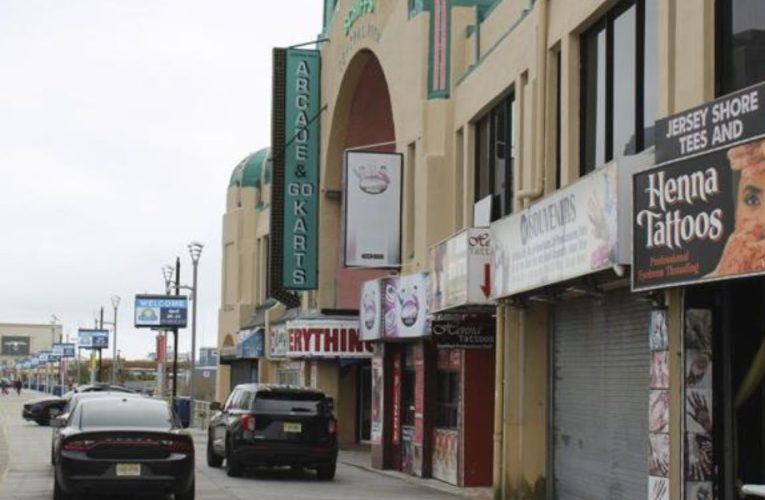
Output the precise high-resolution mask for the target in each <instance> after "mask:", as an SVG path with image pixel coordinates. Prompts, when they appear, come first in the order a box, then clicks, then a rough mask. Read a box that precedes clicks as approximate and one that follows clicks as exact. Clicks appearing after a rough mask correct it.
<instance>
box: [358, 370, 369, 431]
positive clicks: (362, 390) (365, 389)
mask: <svg viewBox="0 0 765 500" xmlns="http://www.w3.org/2000/svg"><path fill="white" fill-rule="evenodd" d="M358 377H359V384H358V387H359V397H358V402H359V403H358V404H359V409H358V415H359V417H358V418H359V425H358V433H359V435H358V436H357V438H358V440H359V442H360V443H369V442H370V441H371V438H372V366H371V364H370V363H369V362H368V361H367V362H365V363H363V364H362V365H361V366H360V367H359V371H358Z"/></svg>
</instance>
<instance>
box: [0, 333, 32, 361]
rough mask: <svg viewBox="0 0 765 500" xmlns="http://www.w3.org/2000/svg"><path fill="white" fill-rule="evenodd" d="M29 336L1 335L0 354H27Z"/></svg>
mask: <svg viewBox="0 0 765 500" xmlns="http://www.w3.org/2000/svg"><path fill="white" fill-rule="evenodd" d="M29 344H30V340H29V337H22V336H18V335H3V336H2V337H0V354H2V355H3V356H28V355H29Z"/></svg>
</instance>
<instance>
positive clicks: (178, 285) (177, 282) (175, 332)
mask: <svg viewBox="0 0 765 500" xmlns="http://www.w3.org/2000/svg"><path fill="white" fill-rule="evenodd" d="M180 294H181V258H180V257H176V258H175V295H180ZM177 396H178V327H177V326H176V327H174V328H173V408H175V398H176V397H177Z"/></svg>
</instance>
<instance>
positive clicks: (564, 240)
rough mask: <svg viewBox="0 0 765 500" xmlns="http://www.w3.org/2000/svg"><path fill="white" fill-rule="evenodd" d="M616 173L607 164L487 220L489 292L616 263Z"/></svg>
mask: <svg viewBox="0 0 765 500" xmlns="http://www.w3.org/2000/svg"><path fill="white" fill-rule="evenodd" d="M618 180H619V175H618V174H617V169H616V165H615V164H612V165H609V166H606V167H603V168H601V169H598V170H595V171H594V172H592V173H590V174H588V175H586V176H584V177H582V178H581V179H580V180H579V181H577V182H575V183H574V184H571V185H569V186H567V187H565V188H563V189H561V190H558V191H556V192H555V193H553V194H551V195H550V196H547V197H546V198H544V199H543V200H541V201H539V202H537V203H534V204H532V205H531V206H530V207H529V208H526V209H525V210H522V211H520V212H517V213H514V214H513V215H510V216H508V217H505V218H504V219H500V220H499V221H497V222H494V223H493V224H492V225H491V240H492V243H493V245H494V247H493V252H494V253H493V266H494V273H493V278H494V279H493V281H492V284H491V289H492V297H494V298H501V297H506V296H509V295H514V294H517V293H520V292H524V291H527V290H532V289H535V288H540V287H543V286H545V285H548V284H550V283H557V282H560V281H564V280H568V279H571V278H576V277H578V276H583V275H585V274H590V273H593V272H596V271H600V270H602V269H607V268H610V267H611V266H613V265H614V264H618V263H620V257H622V258H624V256H620V255H619V253H620V252H619V247H618V241H619V239H618V236H619V229H618V226H619V224H618V222H619V206H618V202H617V197H618V192H619V186H618Z"/></svg>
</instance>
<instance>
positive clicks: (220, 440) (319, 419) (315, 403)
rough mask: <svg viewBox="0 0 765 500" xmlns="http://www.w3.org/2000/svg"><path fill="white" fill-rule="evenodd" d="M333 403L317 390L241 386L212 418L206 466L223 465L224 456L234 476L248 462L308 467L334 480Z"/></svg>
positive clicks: (321, 475) (335, 445)
mask: <svg viewBox="0 0 765 500" xmlns="http://www.w3.org/2000/svg"><path fill="white" fill-rule="evenodd" d="M215 406H217V407H219V406H220V405H215ZM332 406H333V403H332V400H331V399H330V398H327V397H326V396H325V395H324V393H322V392H319V391H315V390H310V389H303V388H297V387H290V386H279V385H265V384H243V385H238V386H236V388H235V389H234V391H233V392H232V393H231V395H230V396H229V398H228V399H227V400H226V404H225V405H224V406H223V408H222V409H221V411H220V412H218V413H216V414H215V415H214V416H213V418H212V420H211V423H210V428H209V430H208V437H207V465H209V466H210V467H220V466H221V465H222V464H223V460H224V459H225V461H226V472H227V474H228V475H229V476H233V477H235V476H240V475H241V474H242V472H243V469H244V467H246V466H248V465H253V466H258V465H260V466H269V467H272V466H286V465H289V466H292V467H306V468H309V469H315V470H316V475H317V477H318V478H319V479H321V480H331V479H332V478H334V477H335V468H336V464H337V420H335V417H334V416H333V415H332Z"/></svg>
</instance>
